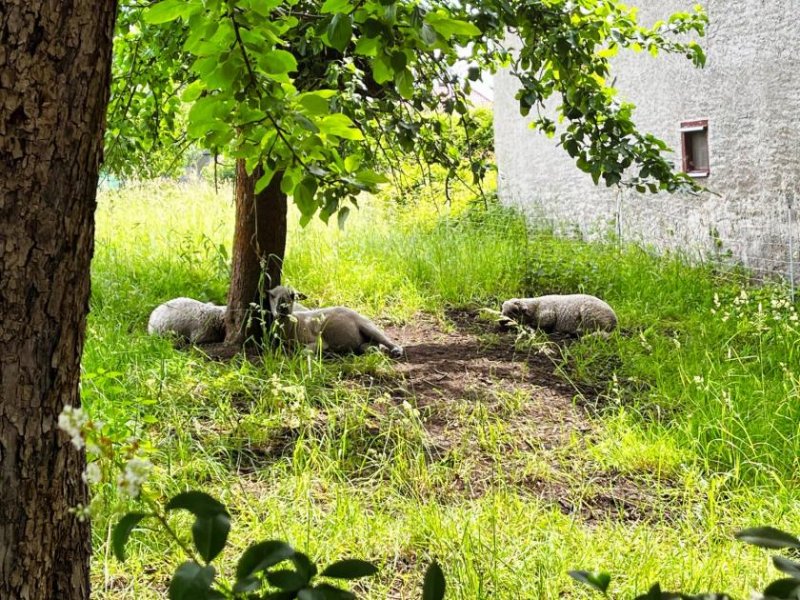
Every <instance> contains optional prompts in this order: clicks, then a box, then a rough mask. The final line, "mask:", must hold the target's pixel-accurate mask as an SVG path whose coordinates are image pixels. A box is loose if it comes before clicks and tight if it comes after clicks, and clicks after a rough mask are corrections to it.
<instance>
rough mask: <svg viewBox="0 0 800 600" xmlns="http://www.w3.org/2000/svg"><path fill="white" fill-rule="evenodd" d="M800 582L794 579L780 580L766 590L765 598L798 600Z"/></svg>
mask: <svg viewBox="0 0 800 600" xmlns="http://www.w3.org/2000/svg"><path fill="white" fill-rule="evenodd" d="M798 588H800V581H797V580H796V579H792V578H785V579H778V580H776V581H773V582H772V583H770V584H769V585H768V586H767V587H766V588H764V592H763V594H764V596H766V597H767V598H794V599H796V598H798V597H800V595H798V592H800V589H798Z"/></svg>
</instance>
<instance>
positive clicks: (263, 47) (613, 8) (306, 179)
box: [119, 0, 707, 340]
mask: <svg viewBox="0 0 800 600" xmlns="http://www.w3.org/2000/svg"><path fill="white" fill-rule="evenodd" d="M123 14H124V15H125V19H126V21H125V24H124V27H123V29H122V30H121V35H122V37H123V39H126V40H127V43H126V44H125V45H124V46H123V50H122V54H121V56H123V57H126V56H127V57H129V56H132V55H134V54H136V53H139V52H143V49H145V48H150V49H151V50H152V51H153V52H155V50H154V42H153V40H155V39H157V38H161V37H163V36H164V31H167V30H168V31H170V32H171V35H170V40H172V41H171V42H170V46H169V51H167V52H162V54H161V56H162V59H163V61H162V68H161V70H160V71H159V73H160V74H161V76H160V77H156V80H157V83H156V84H152V83H151V84H144V85H139V84H137V85H139V88H137V89H140V91H141V94H139V92H136V93H132V94H133V95H132V96H130V97H134V96H137V95H141V96H142V97H149V96H153V97H154V98H157V97H158V90H166V89H168V90H169V93H168V94H166V98H167V100H166V101H165V102H158V101H155V102H154V105H156V106H160V107H161V108H160V109H159V110H160V113H159V114H160V115H162V118H161V120H162V121H163V114H164V113H165V112H168V111H169V110H170V107H174V106H175V103H174V98H175V96H176V94H177V93H180V94H181V99H182V100H183V101H184V102H186V103H189V104H190V105H191V108H190V109H189V111H188V114H187V130H186V132H187V135H188V137H189V139H190V140H195V142H196V143H198V144H200V145H202V146H204V147H206V148H209V149H211V150H212V151H213V152H218V153H219V152H221V153H225V154H227V155H228V156H231V157H234V158H236V159H237V160H238V161H239V167H238V168H237V170H238V173H239V175H240V176H239V177H237V182H238V183H239V189H238V191H237V202H239V203H240V204H239V207H238V208H237V215H238V220H237V233H236V239H237V243H236V244H235V247H234V257H233V265H234V268H233V272H234V277H235V278H236V277H239V275H241V276H242V277H239V279H238V280H237V281H239V282H240V283H241V282H243V281H245V280H246V285H238V284H237V285H234V286H232V287H231V295H230V296H229V304H231V305H233V306H234V307H235V310H232V311H230V312H229V322H228V328H229V330H230V331H229V340H232V339H236V340H239V339H241V337H242V335H240V334H241V333H242V332H243V331H244V330H243V328H242V324H243V322H244V319H245V317H246V312H247V311H246V310H244V309H245V307H247V306H249V305H250V304H251V303H253V302H256V303H258V302H260V297H259V296H262V295H261V294H260V292H259V290H260V289H261V288H263V286H264V285H265V282H266V285H274V284H275V283H276V282H277V281H278V280H279V279H280V264H281V262H282V259H283V254H282V250H283V247H284V245H285V211H283V206H284V204H285V197H286V196H288V195H290V196H292V198H293V200H294V203H295V204H296V205H297V207H298V209H299V210H300V212H301V224H305V223H307V222H308V221H309V220H310V219H311V218H312V217H313V216H314V215H315V214H318V215H319V216H320V217H321V218H322V219H324V220H326V221H327V219H328V218H330V217H331V216H333V215H334V214H336V215H337V216H338V218H339V220H340V222H342V221H344V219H346V217H347V214H348V211H349V207H348V203H355V201H356V198H357V196H358V195H359V194H360V193H361V192H362V191H371V190H373V189H374V188H375V186H376V185H377V184H379V183H381V182H383V181H385V178H384V177H383V175H381V174H380V173H382V172H385V171H387V170H389V169H390V168H391V166H392V164H393V163H396V162H398V161H397V157H398V155H399V154H404V153H412V154H415V155H417V156H418V157H419V158H420V159H421V160H423V161H425V162H433V163H437V164H440V165H442V166H443V167H444V168H445V169H446V170H447V172H448V174H449V175H450V176H458V174H459V172H460V171H459V166H461V165H464V158H465V157H461V156H459V155H458V152H457V151H456V150H455V149H454V148H453V147H452V145H451V144H449V143H448V142H449V140H447V139H446V138H443V136H442V135H441V132H442V128H441V117H440V116H439V114H442V113H443V114H445V115H448V116H449V117H450V118H453V119H455V121H456V122H457V124H458V125H460V126H463V127H464V128H465V129H466V130H467V131H469V129H470V126H471V125H470V117H469V112H468V110H467V103H466V100H465V97H466V95H467V94H468V93H469V90H470V81H471V80H476V79H478V78H479V77H480V75H481V73H482V72H483V71H484V70H490V71H494V70H495V69H497V68H499V67H501V66H508V67H510V68H511V71H512V73H513V74H514V75H515V76H516V77H517V79H518V80H519V83H520V88H519V92H518V94H517V98H518V99H519V102H520V111H521V112H522V113H523V114H528V113H529V112H530V111H531V110H535V111H536V115H537V116H536V118H534V119H533V124H534V126H535V127H537V128H538V129H540V130H541V131H544V132H545V133H547V134H548V135H556V133H559V135H560V144H561V146H563V148H564V149H565V150H566V151H567V152H568V153H569V155H570V156H572V157H573V158H574V159H575V161H576V165H577V167H578V168H580V169H582V170H584V171H586V172H587V173H589V174H590V176H591V177H592V178H593V180H594V181H595V183H598V182H599V180H600V179H601V178H602V179H603V180H604V182H605V183H606V185H620V184H624V185H630V186H635V187H636V188H637V189H638V190H640V191H645V190H648V189H649V190H650V191H652V192H656V191H658V190H667V191H674V190H675V189H677V188H679V187H681V186H688V187H691V186H693V185H694V184H693V183H692V182H691V180H689V178H688V177H686V176H684V175H682V174H676V173H674V172H673V171H672V167H671V165H670V163H668V162H667V161H666V160H665V159H664V158H663V156H662V152H663V151H664V150H665V149H666V145H665V144H664V143H663V142H661V141H660V140H658V139H656V138H654V137H653V136H651V135H648V134H643V133H640V132H639V131H638V130H637V129H636V127H635V124H634V122H633V120H632V112H633V106H632V105H630V104H628V103H624V102H620V101H619V100H618V99H617V98H616V97H615V93H616V92H615V90H614V89H613V87H611V85H610V84H609V83H608V78H609V76H610V72H611V68H610V59H611V57H613V56H614V55H615V54H616V53H617V52H618V50H619V49H620V48H632V49H634V50H638V51H641V50H647V51H648V52H649V53H651V54H653V55H656V54H658V53H659V52H660V51H665V52H670V53H681V54H685V55H686V56H687V57H688V58H689V59H691V60H692V61H693V62H694V63H695V64H696V65H698V66H700V65H702V64H703V63H704V60H705V57H704V55H703V52H702V50H701V49H700V47H699V46H698V45H697V43H696V42H695V41H693V40H689V39H688V37H686V36H684V34H687V33H696V34H699V35H703V33H704V28H705V24H706V20H707V19H706V16H705V14H704V13H703V12H702V10H701V9H699V8H696V9H695V11H694V12H692V13H676V14H675V15H673V16H672V17H670V19H669V20H668V21H665V22H660V23H656V24H654V25H653V26H652V27H641V26H639V25H638V24H637V22H636V10H635V9H631V8H628V7H626V6H625V5H623V4H622V3H621V2H618V1H617V0H481V1H480V2H477V1H469V0H435V1H432V2H425V3H422V2H418V1H416V0H204V1H201V0H161V1H159V2H156V3H154V4H152V5H150V6H149V8H147V9H146V10H145V11H143V12H141V11H139V9H138V8H136V7H134V6H133V5H132V6H131V7H130V8H129V9H128V10H127V11H124V12H123ZM131 31H135V34H134V35H133V37H132V38H130V39H128V38H127V37H126V36H131ZM509 33H510V34H511V35H510V36H509V35H507V34H509ZM511 38H517V39H518V40H519V44H518V49H517V50H516V51H514V52H512V51H511V50H510V47H509V44H508V41H507V40H508V39H511ZM175 40H179V41H177V42H176V41H175ZM465 54H466V56H467V60H469V61H470V63H471V66H470V69H469V71H468V76H467V77H466V78H464V79H459V78H458V77H456V76H454V75H453V74H452V73H451V72H450V69H449V67H450V66H452V65H453V64H454V63H455V62H456V61H457V60H459V59H460V58H461V56H462V55H465ZM187 61H188V62H187ZM122 62H123V64H126V65H130V64H135V63H136V59H134V58H127V59H125V60H122ZM187 65H189V67H188V69H187ZM130 73H132V71H129V74H130ZM148 77H149V79H150V80H151V81H152V80H153V78H154V76H153V74H152V72H151V73H150V74H149V75H148ZM129 80H130V81H129ZM134 80H136V76H135V74H134V75H129V77H128V78H127V79H126V78H125V77H123V76H122V75H120V78H119V81H121V82H123V85H124V86H125V87H124V88H122V89H124V90H129V89H130V82H131V81H134ZM164 82H170V85H165V84H164ZM126 93H127V94H131V92H126ZM126 93H121V94H120V97H123V98H124V97H126ZM553 94H558V95H560V96H561V104H560V105H559V106H558V108H557V111H556V112H557V119H558V120H563V121H564V123H565V125H564V126H563V127H562V128H561V130H560V132H559V131H558V130H557V126H556V120H557V119H554V118H553V117H552V116H550V115H549V113H548V112H547V111H545V110H543V109H544V106H545V102H546V101H547V100H548V99H549V98H550V97H551V96H553ZM149 101H150V100H148V102H149ZM123 113H124V111H123ZM437 113H438V114H437ZM142 114H146V111H145V113H140V115H139V116H140V118H141V116H142ZM153 143H154V142H153ZM150 144H151V145H152V143H150ZM466 166H468V167H469V169H470V170H471V171H472V173H473V178H474V180H475V181H480V178H481V177H482V175H483V173H485V169H486V166H485V165H484V164H483V163H482V162H481V161H480V160H472V159H470V157H466ZM253 173H257V176H254V175H253ZM244 175H246V176H244ZM623 178H625V179H623ZM274 181H279V183H273V182H274ZM251 190H252V192H251ZM262 192H264V194H263V195H262ZM263 211H269V212H270V215H272V216H271V217H269V218H267V219H263V215H259V212H262V213H263ZM279 213H280V216H278V215H279ZM273 217H275V218H274V219H273ZM243 219H246V220H247V222H245V221H243ZM262 219H263V220H262ZM257 221H260V222H261V225H260V226H259V227H256V226H255V224H256V222H257ZM272 223H274V227H273V226H272V225H271V224H272ZM265 225H266V226H268V228H265ZM251 232H252V233H251ZM247 241H249V244H248V243H246V242H247ZM270 252H271V253H272V255H270ZM269 265H271V266H269ZM265 268H266V271H265ZM270 269H271V272H269V271H270ZM266 275H269V277H267V276H266ZM256 277H257V278H258V280H256V279H255V278H256ZM231 332H233V337H231ZM245 333H247V332H245ZM249 333H252V331H250V332H249Z"/></svg>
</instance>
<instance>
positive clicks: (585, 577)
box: [569, 571, 611, 594]
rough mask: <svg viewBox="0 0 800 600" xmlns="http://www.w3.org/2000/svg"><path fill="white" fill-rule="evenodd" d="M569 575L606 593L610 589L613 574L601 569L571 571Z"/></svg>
mask: <svg viewBox="0 0 800 600" xmlns="http://www.w3.org/2000/svg"><path fill="white" fill-rule="evenodd" d="M569 576H570V577H572V578H573V579H574V580H575V581H580V582H581V583H584V584H586V585H588V586H589V587H593V588H594V589H596V590H597V591H599V592H603V593H604V594H605V593H606V592H607V591H608V586H609V584H610V583H611V575H609V574H608V573H601V572H600V571H570V572H569Z"/></svg>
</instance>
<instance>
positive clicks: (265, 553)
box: [236, 540, 294, 580]
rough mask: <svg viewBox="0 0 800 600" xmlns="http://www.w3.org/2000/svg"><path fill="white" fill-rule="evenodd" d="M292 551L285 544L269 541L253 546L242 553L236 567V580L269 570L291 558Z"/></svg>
mask: <svg viewBox="0 0 800 600" xmlns="http://www.w3.org/2000/svg"><path fill="white" fill-rule="evenodd" d="M293 554H294V550H293V549H292V547H291V546H290V545H289V544H287V543H286V542H281V541H279V540H269V541H266V542H259V543H258V544H253V545H252V546H250V547H249V548H248V549H247V550H245V551H244V553H243V554H242V557H241V558H240V559H239V564H237V565H236V579H237V580H243V579H245V578H247V577H250V576H252V575H255V574H256V573H258V572H260V571H263V570H264V569H269V568H270V567H273V566H275V565H277V564H278V563H279V562H283V561H284V560H287V559H289V558H291V557H292V555H293Z"/></svg>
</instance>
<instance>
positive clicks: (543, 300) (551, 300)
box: [502, 294, 617, 335]
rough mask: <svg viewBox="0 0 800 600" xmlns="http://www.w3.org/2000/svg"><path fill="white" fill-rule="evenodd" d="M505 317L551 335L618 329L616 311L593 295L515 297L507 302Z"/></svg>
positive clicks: (504, 305)
mask: <svg viewBox="0 0 800 600" xmlns="http://www.w3.org/2000/svg"><path fill="white" fill-rule="evenodd" d="M502 314H503V316H504V317H507V318H508V319H512V320H514V321H516V322H517V323H519V324H521V325H530V326H532V327H535V328H537V329H541V330H543V331H545V332H547V333H563V334H569V335H583V334H585V333H594V332H605V333H609V332H611V331H613V330H614V329H616V327H617V315H616V314H615V313H614V309H613V308H611V307H610V306H609V305H608V304H607V303H605V302H603V301H602V300H600V298H597V297H596V296H590V295H589V294H567V295H557V294H553V295H549V296H539V297H537V298H512V299H511V300H507V301H506V302H503V310H502Z"/></svg>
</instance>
